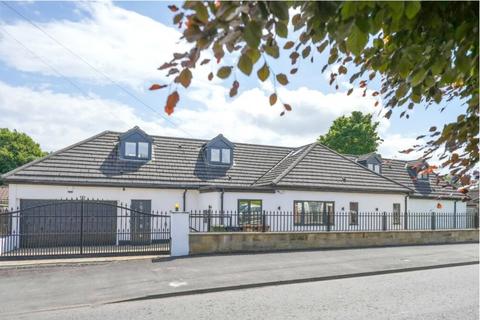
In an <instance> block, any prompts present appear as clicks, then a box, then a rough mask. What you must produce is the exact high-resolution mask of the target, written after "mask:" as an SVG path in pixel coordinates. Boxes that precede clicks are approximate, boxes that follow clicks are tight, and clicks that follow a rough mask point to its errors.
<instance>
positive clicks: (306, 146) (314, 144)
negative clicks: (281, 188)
mask: <svg viewBox="0 0 480 320" xmlns="http://www.w3.org/2000/svg"><path fill="white" fill-rule="evenodd" d="M317 144H318V142H313V143H311V144H310V145H305V146H304V147H305V150H304V151H303V152H302V154H301V155H300V157H298V159H296V160H295V161H293V162H292V163H291V164H290V165H289V166H288V168H287V169H285V170H284V171H283V172H282V173H281V174H279V175H278V177H276V178H275V179H273V181H272V184H277V183H278V182H280V180H282V179H283V178H284V177H285V176H286V175H287V174H288V173H289V172H290V171H292V169H293V168H295V167H296V166H297V164H298V163H299V162H300V161H302V160H303V158H305V156H306V155H307V154H308V153H310V151H311V150H312V149H313V148H315V146H316V145H317Z"/></svg>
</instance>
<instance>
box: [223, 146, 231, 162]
mask: <svg viewBox="0 0 480 320" xmlns="http://www.w3.org/2000/svg"><path fill="white" fill-rule="evenodd" d="M222 162H223V163H230V149H222Z"/></svg>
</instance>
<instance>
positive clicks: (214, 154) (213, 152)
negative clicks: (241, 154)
mask: <svg viewBox="0 0 480 320" xmlns="http://www.w3.org/2000/svg"><path fill="white" fill-rule="evenodd" d="M210 161H212V162H220V149H215V148H212V149H210Z"/></svg>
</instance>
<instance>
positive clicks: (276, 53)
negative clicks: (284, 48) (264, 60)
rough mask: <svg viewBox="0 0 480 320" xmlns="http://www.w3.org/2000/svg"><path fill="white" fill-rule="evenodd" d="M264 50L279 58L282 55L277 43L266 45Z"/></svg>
mask: <svg viewBox="0 0 480 320" xmlns="http://www.w3.org/2000/svg"><path fill="white" fill-rule="evenodd" d="M263 50H265V52H266V53H267V54H268V55H269V56H272V57H274V58H275V59H277V58H278V57H279V56H280V51H279V49H278V46H277V43H275V42H274V43H272V44H271V45H265V46H264V47H263Z"/></svg>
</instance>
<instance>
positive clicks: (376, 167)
mask: <svg viewBox="0 0 480 320" xmlns="http://www.w3.org/2000/svg"><path fill="white" fill-rule="evenodd" d="M368 169H370V170H372V171H375V172H376V173H380V165H379V164H373V163H369V164H368Z"/></svg>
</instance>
